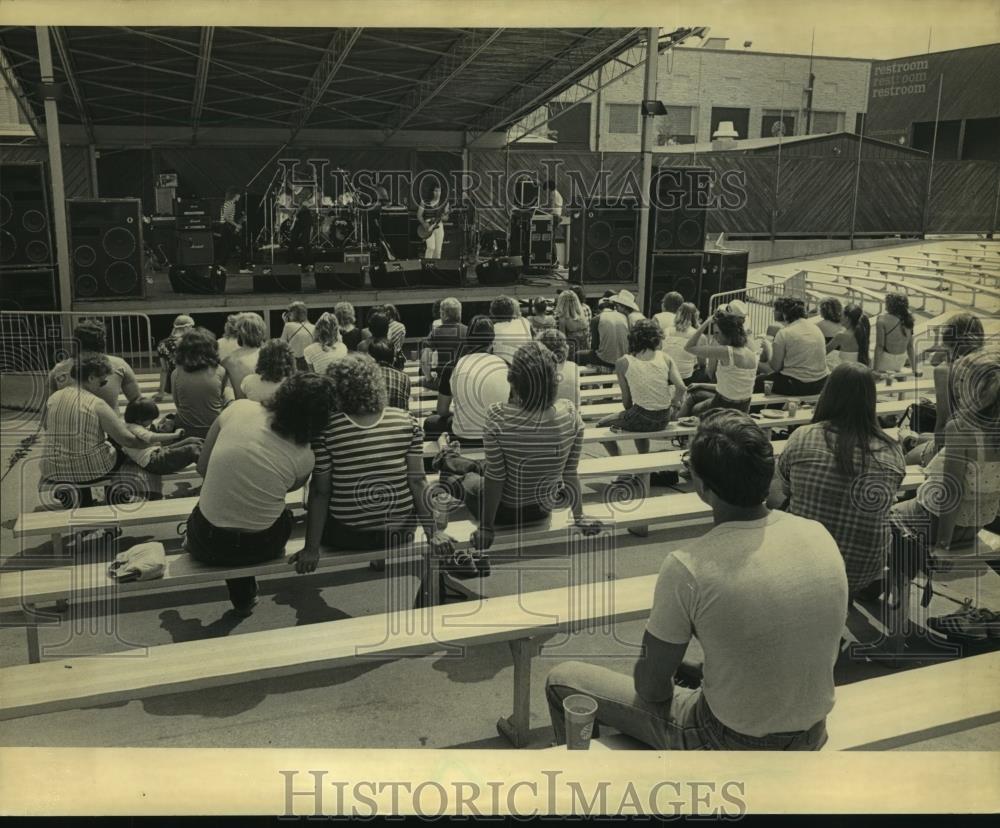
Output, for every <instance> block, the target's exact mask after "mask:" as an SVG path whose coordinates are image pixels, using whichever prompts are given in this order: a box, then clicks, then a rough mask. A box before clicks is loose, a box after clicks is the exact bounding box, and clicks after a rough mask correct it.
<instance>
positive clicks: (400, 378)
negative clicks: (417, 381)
mask: <svg viewBox="0 0 1000 828" xmlns="http://www.w3.org/2000/svg"><path fill="white" fill-rule="evenodd" d="M382 376H383V377H385V390H386V391H387V392H388V403H387V405H388V406H389V408H401V409H402V410H403V411H409V410H410V378H409V377H408V376H406V374H404V373H403V372H402V371H397V370H396V369H395V368H390V367H389V366H388V365H383V366H382Z"/></svg>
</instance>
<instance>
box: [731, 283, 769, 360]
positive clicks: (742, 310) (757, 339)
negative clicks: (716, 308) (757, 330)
mask: <svg viewBox="0 0 1000 828" xmlns="http://www.w3.org/2000/svg"><path fill="white" fill-rule="evenodd" d="M720 310H721V311H722V313H724V314H725V315H726V316H733V317H736V318H737V319H742V320H743V332H744V333H745V334H746V335H747V341H748V342H749V343H750V347H752V348H753V349H754V350H755V351H756V352H757V365H758V371H757V372H758V373H761V372H762V371H764V370H765V369H763V368H761V367H760V366H766V365H767V364H768V363H769V362H770V361H771V343H770V342H768V341H767V340H766V339H764V337H762V336H754V332H753V331H752V330H751V329H750V323H749V322H748V321H747V316H748V315H749V313H750V306H749V305H747V303H746V302H744V301H743V300H742V299H733V300H732V301H731V302H729V303H728V304H726V305H723V306H722V307H721V308H720Z"/></svg>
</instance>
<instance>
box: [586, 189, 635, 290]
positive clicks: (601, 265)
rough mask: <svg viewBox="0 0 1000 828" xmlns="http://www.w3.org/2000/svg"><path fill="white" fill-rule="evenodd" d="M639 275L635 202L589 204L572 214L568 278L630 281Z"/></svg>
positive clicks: (592, 280)
mask: <svg viewBox="0 0 1000 828" xmlns="http://www.w3.org/2000/svg"><path fill="white" fill-rule="evenodd" d="M638 278H639V209H638V206H637V205H636V204H634V203H628V204H622V205H611V204H592V205H590V206H589V207H587V208H586V209H584V210H582V211H580V212H579V213H577V214H576V215H574V216H573V219H572V226H571V228H570V254H569V279H570V281H571V282H582V283H584V284H587V283H594V282H611V283H622V282H624V283H631V282H635V281H636V280H637V279H638Z"/></svg>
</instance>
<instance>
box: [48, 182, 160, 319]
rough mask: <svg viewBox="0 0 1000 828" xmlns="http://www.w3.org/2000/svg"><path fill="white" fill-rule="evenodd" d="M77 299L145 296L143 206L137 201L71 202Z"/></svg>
mask: <svg viewBox="0 0 1000 828" xmlns="http://www.w3.org/2000/svg"><path fill="white" fill-rule="evenodd" d="M66 203H67V205H68V207H69V238H70V241H69V248H70V268H71V283H72V286H73V297H74V298H75V299H109V298H111V299H119V298H124V297H126V296H130V297H134V296H143V295H144V291H145V282H144V281H143V277H142V263H143V247H142V203H141V202H140V201H139V199H137V198H94V199H89V198H79V199H69V200H68V201H67V202H66Z"/></svg>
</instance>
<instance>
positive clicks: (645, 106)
mask: <svg viewBox="0 0 1000 828" xmlns="http://www.w3.org/2000/svg"><path fill="white" fill-rule="evenodd" d="M642 114H643V116H645V117H647V118H648V117H649V116H650V115H666V114H667V108H666V107H665V106H664V105H663V102H662V101H657V100H649V101H643V102H642Z"/></svg>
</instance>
